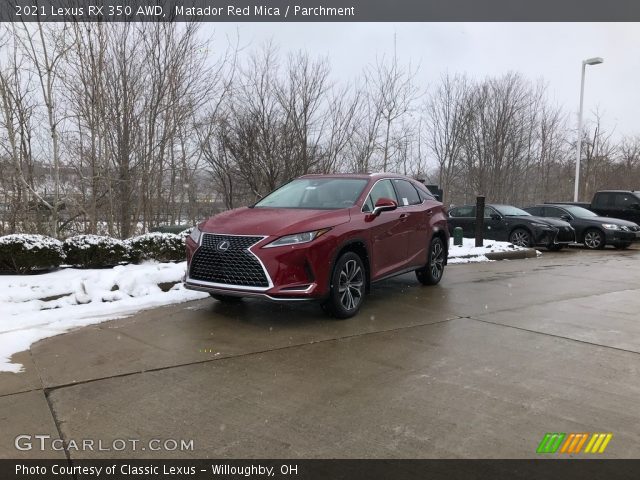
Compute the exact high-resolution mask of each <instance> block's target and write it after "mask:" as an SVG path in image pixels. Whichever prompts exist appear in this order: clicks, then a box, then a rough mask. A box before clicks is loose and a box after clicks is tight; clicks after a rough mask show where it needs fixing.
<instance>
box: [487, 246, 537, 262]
mask: <svg viewBox="0 0 640 480" xmlns="http://www.w3.org/2000/svg"><path fill="white" fill-rule="evenodd" d="M537 256H538V252H537V251H536V249H535V248H525V249H524V250H514V251H512V252H489V253H485V257H487V258H488V259H489V260H520V259H523V258H536V257H537Z"/></svg>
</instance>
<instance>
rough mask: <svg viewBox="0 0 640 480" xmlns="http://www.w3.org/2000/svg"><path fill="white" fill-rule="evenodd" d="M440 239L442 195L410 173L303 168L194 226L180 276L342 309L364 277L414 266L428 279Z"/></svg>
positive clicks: (434, 276)
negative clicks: (247, 203)
mask: <svg viewBox="0 0 640 480" xmlns="http://www.w3.org/2000/svg"><path fill="white" fill-rule="evenodd" d="M448 245H449V234H448V230H447V217H446V213H445V211H444V208H443V206H442V204H441V203H440V202H438V201H437V200H435V198H434V197H433V196H432V195H431V193H429V190H427V188H426V187H425V186H424V185H422V184H421V183H419V182H417V181H415V180H412V179H410V178H407V177H403V176H399V175H389V174H373V175H306V176H304V177H300V178H298V179H296V180H293V181H291V182H289V183H287V184H286V185H284V186H283V187H281V188H279V189H277V190H275V191H274V192H272V193H270V194H269V195H267V196H266V197H265V198H263V199H262V200H260V201H259V202H258V203H256V204H255V205H253V206H251V207H245V208H238V209H235V210H231V211H228V212H224V213H221V214H219V215H216V216H214V217H211V218H209V219H208V220H206V221H204V222H202V223H201V224H199V225H198V226H197V227H196V228H194V230H193V232H192V233H191V236H190V237H189V238H187V264H188V267H187V275H186V277H185V282H184V283H185V286H186V288H189V289H193V290H202V291H206V292H209V293H210V294H211V295H212V296H213V297H214V298H217V299H218V300H221V301H231V300H237V299H238V298H240V297H261V298H267V299H270V300H279V301H290V300H313V299H317V300H320V301H321V302H322V305H323V306H324V307H325V309H326V310H327V311H328V312H329V313H331V314H332V315H334V316H336V317H338V318H348V317H351V316H353V315H355V314H356V313H357V312H358V310H359V308H360V307H361V305H362V302H363V300H364V295H365V293H366V292H367V291H368V290H369V287H370V284H371V283H372V282H375V281H378V280H382V279H384V278H388V277H391V276H394V275H399V274H401V273H405V272H410V271H415V273H416V276H417V278H418V280H419V281H420V282H421V283H423V284H425V285H433V284H436V283H438V282H439V281H440V279H441V278H442V275H443V272H444V267H445V265H446V263H447V251H448Z"/></svg>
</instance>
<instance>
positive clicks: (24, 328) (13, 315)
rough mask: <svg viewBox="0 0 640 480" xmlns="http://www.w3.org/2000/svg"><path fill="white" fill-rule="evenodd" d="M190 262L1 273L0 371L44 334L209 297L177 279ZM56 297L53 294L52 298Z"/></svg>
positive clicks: (16, 369) (16, 368)
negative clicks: (166, 288) (167, 287)
mask: <svg viewBox="0 0 640 480" xmlns="http://www.w3.org/2000/svg"><path fill="white" fill-rule="evenodd" d="M185 268H186V262H182V263H155V262H148V263H143V264H140V265H120V266H117V267H114V268H109V269H76V268H66V269H62V270H58V271H56V272H51V273H44V274H40V275H2V276H0V312H1V313H0V371H9V372H19V371H21V369H22V365H20V364H15V363H10V362H9V358H10V357H11V355H13V354H14V353H17V352H21V351H24V350H27V349H28V348H29V347H30V346H31V344H32V343H34V342H37V341H38V340H42V339H43V338H47V337H52V336H54V335H59V334H61V333H65V332H67V331H69V330H71V329H73V328H77V327H83V326H85V325H92V324H95V323H100V322H104V321H106V320H113V319H116V318H122V317H126V316H129V315H132V314H134V313H136V312H138V311H140V310H146V309H149V308H154V307H159V306H162V305H169V304H172V303H180V302H187V301H190V300H196V299H199V298H205V297H207V294H206V293H202V292H194V291H191V290H186V289H184V288H183V287H182V284H181V283H178V284H177V285H175V286H174V287H172V288H171V289H170V290H169V291H167V292H163V291H162V290H161V289H160V287H159V286H158V284H161V283H172V282H179V281H180V280H181V279H182V276H183V275H184V272H185ZM51 297H53V298H51Z"/></svg>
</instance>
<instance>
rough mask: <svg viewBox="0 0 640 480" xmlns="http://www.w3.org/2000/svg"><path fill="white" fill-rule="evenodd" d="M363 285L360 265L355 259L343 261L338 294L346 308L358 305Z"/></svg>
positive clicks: (353, 307) (350, 308)
mask: <svg viewBox="0 0 640 480" xmlns="http://www.w3.org/2000/svg"><path fill="white" fill-rule="evenodd" d="M363 287H364V275H363V273H362V268H360V265H358V264H357V262H356V261H355V260H349V261H347V262H345V264H344V266H343V267H342V270H340V279H339V286H338V295H339V296H340V303H341V304H342V306H343V307H344V308H345V309H346V310H354V309H356V308H357V307H358V305H360V302H361V301H362V288H363Z"/></svg>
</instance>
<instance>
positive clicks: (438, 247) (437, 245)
mask: <svg viewBox="0 0 640 480" xmlns="http://www.w3.org/2000/svg"><path fill="white" fill-rule="evenodd" d="M429 268H431V276H432V277H433V278H434V279H437V280H439V279H440V277H442V273H443V272H444V248H443V247H442V243H441V242H433V244H432V246H431V263H430V265H429Z"/></svg>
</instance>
